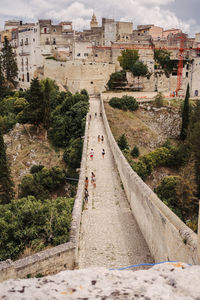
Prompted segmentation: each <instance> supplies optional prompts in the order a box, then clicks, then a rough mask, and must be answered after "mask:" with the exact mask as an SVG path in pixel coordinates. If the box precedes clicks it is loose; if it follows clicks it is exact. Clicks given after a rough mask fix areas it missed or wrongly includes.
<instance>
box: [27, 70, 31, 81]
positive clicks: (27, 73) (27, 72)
mask: <svg viewBox="0 0 200 300" xmlns="http://www.w3.org/2000/svg"><path fill="white" fill-rule="evenodd" d="M29 80H30V78H29V72H27V82H29Z"/></svg>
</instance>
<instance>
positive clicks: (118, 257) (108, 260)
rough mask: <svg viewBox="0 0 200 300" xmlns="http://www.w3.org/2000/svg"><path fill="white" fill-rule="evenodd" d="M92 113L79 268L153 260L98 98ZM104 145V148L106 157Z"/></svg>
mask: <svg viewBox="0 0 200 300" xmlns="http://www.w3.org/2000/svg"><path fill="white" fill-rule="evenodd" d="M95 112H96V113H97V117H95ZM89 113H90V114H91V116H92V118H91V121H90V124H89V130H88V149H87V176H88V177H89V186H88V192H89V200H88V203H87V204H85V206H84V210H83V213H82V221H81V232H80V244H79V268H88V267H97V266H98V267H107V268H114V267H124V266H129V265H133V264H140V263H147V262H152V261H153V260H152V257H151V254H150V252H149V249H148V246H147V244H146V242H145V240H144V238H143V236H142V234H141V232H140V229H139V227H138V225H137V223H136V220H135V218H134V217H133V215H132V212H131V209H130V206H129V203H128V201H127V198H126V196H125V193H124V191H123V186H122V183H121V181H120V177H119V175H118V171H117V167H116V165H115V162H114V158H113V155H112V153H111V149H110V146H109V144H108V140H107V136H106V133H105V129H104V125H103V121H102V117H100V101H99V99H97V98H91V99H90V112H89ZM98 135H101V136H102V135H103V136H104V141H103V144H102V142H100V143H98V139H97V137H98ZM91 149H93V150H94V158H93V160H91V159H90V156H89V154H90V152H91ZM102 149H105V157H104V158H103V157H102ZM91 172H94V173H95V175H96V188H95V187H93V185H92V183H91Z"/></svg>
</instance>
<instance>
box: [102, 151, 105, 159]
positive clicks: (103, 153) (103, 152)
mask: <svg viewBox="0 0 200 300" xmlns="http://www.w3.org/2000/svg"><path fill="white" fill-rule="evenodd" d="M104 155H105V150H104V149H102V157H103V158H104Z"/></svg>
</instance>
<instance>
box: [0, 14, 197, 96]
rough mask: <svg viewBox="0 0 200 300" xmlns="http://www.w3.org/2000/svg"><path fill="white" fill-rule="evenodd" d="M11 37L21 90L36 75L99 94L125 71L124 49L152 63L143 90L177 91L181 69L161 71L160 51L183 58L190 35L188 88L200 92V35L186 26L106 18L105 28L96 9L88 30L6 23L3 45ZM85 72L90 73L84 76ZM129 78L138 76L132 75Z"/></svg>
mask: <svg viewBox="0 0 200 300" xmlns="http://www.w3.org/2000/svg"><path fill="white" fill-rule="evenodd" d="M5 36H7V38H8V39H9V41H10V42H11V45H12V47H13V51H14V52H15V54H16V59H17V64H18V68H19V74H18V80H19V87H20V88H23V89H24V88H28V87H29V85H30V81H31V79H32V78H34V77H36V76H38V77H39V78H43V77H50V78H52V79H55V80H56V81H57V83H58V84H59V85H60V86H63V87H65V88H68V89H69V90H71V91H72V92H75V91H76V90H80V88H81V87H82V88H83V87H85V88H87V89H88V91H89V92H90V93H99V92H101V91H103V90H105V89H106V82H107V81H108V79H109V76H110V74H111V73H112V72H115V71H119V70H120V65H119V62H118V56H119V55H120V52H121V50H123V49H137V50H138V51H139V55H140V60H142V61H143V62H144V63H145V64H147V66H148V69H149V72H150V74H151V76H150V78H149V79H147V78H144V79H143V80H141V82H140V87H141V90H143V91H155V90H156V91H171V92H173V91H174V90H175V89H176V83H177V72H172V74H171V75H170V76H169V77H166V74H163V73H162V72H161V70H160V69H155V60H154V50H153V49H166V50H168V51H170V53H171V58H172V59H175V60H178V59H179V48H180V38H184V48H185V49H186V50H185V51H184V52H183V55H184V59H185V60H186V61H188V63H187V64H184V69H183V79H182V83H183V84H182V86H183V91H184V90H185V88H186V86H187V83H188V82H189V83H190V86H191V95H197V94H199V93H200V90H199V87H198V76H199V73H200V70H199V69H200V67H199V61H200V52H199V51H198V50H197V49H196V48H198V47H199V46H200V34H199V33H197V34H196V36H195V39H191V38H189V37H188V36H187V35H186V34H184V33H182V31H181V30H180V29H174V28H172V29H168V30H164V29H163V28H162V27H159V26H155V25H154V24H149V25H138V26H137V29H134V28H133V23H132V22H121V21H115V20H114V19H108V18H102V24H101V26H99V24H98V21H97V18H96V16H95V14H94V13H93V15H92V18H91V22H90V29H87V30H83V31H82V32H78V31H75V30H74V29H73V25H72V22H70V21H62V22H60V23H59V24H56V25H55V24H53V23H52V21H51V20H50V19H49V20H38V22H37V23H25V24H24V23H23V22H22V21H6V22H5V28H4V30H3V31H1V32H0V48H1V47H2V44H3V41H4V37H5ZM83 73H84V74H83ZM128 79H129V80H130V81H132V83H131V86H133V88H134V82H135V81H134V78H131V76H130V74H129V75H128Z"/></svg>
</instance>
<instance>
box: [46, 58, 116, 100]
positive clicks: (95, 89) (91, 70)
mask: <svg viewBox="0 0 200 300" xmlns="http://www.w3.org/2000/svg"><path fill="white" fill-rule="evenodd" d="M113 72H115V65H114V64H109V63H98V62H82V61H79V60H75V61H67V62H59V61H55V60H50V59H47V60H46V61H45V65H44V77H48V78H51V79H53V80H56V83H57V84H62V85H64V86H66V87H67V88H68V89H69V91H70V92H72V93H75V92H77V91H80V90H81V89H86V90H87V91H88V93H89V94H99V93H100V92H102V91H104V90H105V89H106V88H105V86H106V84H107V82H108V80H109V78H110V74H111V73H113Z"/></svg>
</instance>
